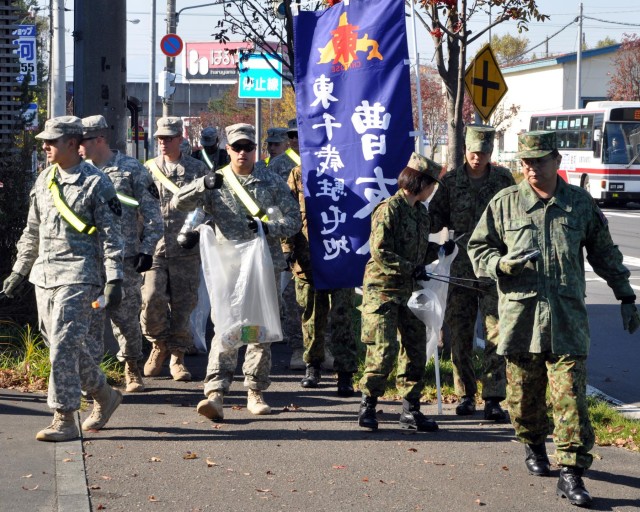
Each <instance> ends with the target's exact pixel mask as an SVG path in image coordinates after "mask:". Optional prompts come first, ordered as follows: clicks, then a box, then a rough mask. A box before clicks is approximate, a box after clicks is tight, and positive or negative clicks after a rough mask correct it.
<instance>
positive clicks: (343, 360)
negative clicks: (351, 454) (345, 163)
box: [282, 166, 358, 397]
mask: <svg viewBox="0 0 640 512" xmlns="http://www.w3.org/2000/svg"><path fill="white" fill-rule="evenodd" d="M288 185H289V188H290V189H291V191H292V192H293V194H294V196H295V197H296V198H297V199H298V202H299V204H300V213H301V214H302V229H301V230H300V231H299V232H298V233H296V235H295V236H293V237H291V238H288V239H287V240H286V241H285V243H283V245H282V250H283V251H284V252H285V253H288V254H290V255H291V261H292V262H293V268H292V270H293V273H294V274H295V291H296V297H297V299H298V303H299V304H300V306H301V307H302V308H303V313H302V335H303V341H304V347H305V352H304V361H305V363H306V365H307V368H306V373H305V376H304V378H303V379H302V381H301V385H302V387H303V388H315V387H318V383H319V381H320V365H321V364H322V362H323V361H324V357H325V330H326V327H327V323H328V320H329V313H331V340H332V343H331V352H332V354H333V357H334V362H333V367H334V369H335V371H336V372H338V395H339V396H345V397H346V396H352V395H353V385H352V382H351V380H352V377H353V374H354V373H355V371H356V370H357V369H358V363H357V355H358V354H357V349H356V340H355V337H354V334H353V327H352V315H353V310H354V308H353V300H354V291H353V289H333V290H316V289H315V287H314V285H313V270H312V267H311V253H310V250H309V231H308V227H307V216H306V207H305V201H304V190H303V188H302V168H301V167H300V166H297V167H294V169H293V170H292V171H291V174H290V175H289V181H288Z"/></svg>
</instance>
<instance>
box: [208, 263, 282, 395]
mask: <svg viewBox="0 0 640 512" xmlns="http://www.w3.org/2000/svg"><path fill="white" fill-rule="evenodd" d="M275 278H276V283H279V282H280V272H279V271H275ZM278 297H279V296H278ZM278 297H276V300H279V298H278ZM238 352H239V349H235V350H228V349H227V348H224V349H223V347H222V346H221V344H220V342H219V341H218V340H216V338H215V337H214V339H213V341H212V342H211V348H210V349H209V360H208V363H207V375H206V377H205V378H204V395H205V396H209V393H211V392H213V391H222V392H223V393H224V394H226V393H228V392H229V388H230V387H231V383H232V382H233V374H234V373H235V371H236V366H238ZM242 373H243V374H244V386H245V387H247V388H249V389H255V390H259V391H264V390H265V389H267V388H268V387H269V386H270V385H271V379H270V377H269V375H270V373H271V344H270V343H249V344H247V351H246V353H245V355H244V363H243V365H242Z"/></svg>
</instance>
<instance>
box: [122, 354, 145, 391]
mask: <svg viewBox="0 0 640 512" xmlns="http://www.w3.org/2000/svg"><path fill="white" fill-rule="evenodd" d="M124 378H125V381H126V383H127V387H126V388H125V391H126V392H127V393H139V392H140V391H144V382H143V381H142V375H141V374H140V368H138V362H137V361H125V363H124Z"/></svg>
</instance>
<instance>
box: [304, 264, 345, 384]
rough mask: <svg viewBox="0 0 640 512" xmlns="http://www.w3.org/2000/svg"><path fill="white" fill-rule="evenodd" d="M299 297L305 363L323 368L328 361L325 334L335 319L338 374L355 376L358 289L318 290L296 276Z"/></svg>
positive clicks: (334, 351) (333, 330)
mask: <svg viewBox="0 0 640 512" xmlns="http://www.w3.org/2000/svg"><path fill="white" fill-rule="evenodd" d="M295 284H296V297H297V299H298V303H299V304H300V306H301V307H302V310H303V311H302V337H303V341H304V356H303V359H304V362H305V363H307V364H311V365H318V366H319V365H320V364H321V363H322V362H323V361H324V354H325V351H324V348H325V346H324V345H325V331H326V329H327V324H328V322H329V316H331V343H330V344H329V350H330V351H331V355H332V356H333V358H334V359H333V369H334V370H335V371H336V372H350V373H355V371H356V370H357V369H358V361H357V358H358V351H357V347H356V339H355V337H354V334H353V325H352V321H353V320H352V314H353V299H354V290H353V289H352V288H341V289H335V290H316V289H315V288H314V287H313V285H312V284H311V283H310V282H308V281H306V280H304V279H300V278H298V277H296V283H295Z"/></svg>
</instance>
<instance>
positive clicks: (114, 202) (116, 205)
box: [107, 196, 122, 217]
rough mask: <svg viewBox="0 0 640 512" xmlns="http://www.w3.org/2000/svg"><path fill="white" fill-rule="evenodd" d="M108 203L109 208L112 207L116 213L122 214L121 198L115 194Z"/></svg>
mask: <svg viewBox="0 0 640 512" xmlns="http://www.w3.org/2000/svg"><path fill="white" fill-rule="evenodd" d="M107 205H109V208H111V211H112V212H113V213H115V214H116V215H117V216H118V217H120V216H121V215H122V203H120V199H118V197H117V196H113V197H112V198H111V199H109V201H108V202H107Z"/></svg>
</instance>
